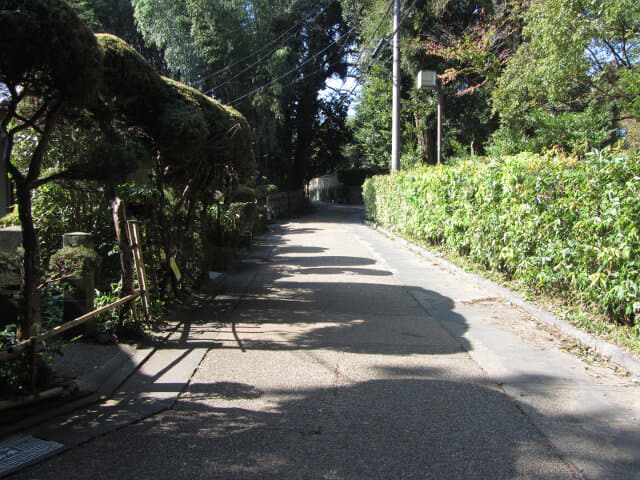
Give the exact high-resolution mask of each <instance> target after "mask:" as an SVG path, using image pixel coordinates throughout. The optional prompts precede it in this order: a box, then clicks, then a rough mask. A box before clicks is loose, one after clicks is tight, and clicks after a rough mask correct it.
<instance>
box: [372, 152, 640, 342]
mask: <svg viewBox="0 0 640 480" xmlns="http://www.w3.org/2000/svg"><path fill="white" fill-rule="evenodd" d="M639 165H640V156H638V155H633V156H624V155H618V154H614V153H606V154H593V155H589V156H588V158H587V159H586V160H584V161H580V162H577V161H575V160H574V159H571V158H564V157H558V156H555V157H553V156H550V157H543V156H538V155H532V154H522V155H519V156H515V157H503V158H497V159H487V160H486V161H478V160H475V161H470V160H466V161H460V162H459V163H458V164H456V165H454V166H451V167H438V168H419V169H416V170H412V171H408V172H406V173H402V174H396V175H390V176H385V177H381V176H378V177H374V178H373V179H370V180H368V181H367V182H366V183H365V185H364V190H363V191H364V199H365V206H366V214H367V217H368V218H370V219H372V220H375V221H376V222H378V223H379V224H381V225H384V226H386V227H388V228H390V229H392V230H394V231H396V232H397V233H399V234H401V235H405V236H407V237H409V238H413V239H416V240H418V241H421V242H425V243H428V244H431V245H440V246H443V247H445V248H447V249H450V250H452V251H454V252H456V253H458V254H460V255H464V256H468V257H469V259H471V260H472V261H473V262H475V263H477V264H479V265H481V266H483V267H485V268H487V269H489V270H494V271H498V272H501V273H502V274H504V275H505V276H506V277H507V278H510V279H514V280H517V281H521V282H525V283H526V284H527V285H529V286H531V287H533V288H537V289H538V290H539V291H542V292H547V293H554V294H561V295H562V296H564V297H565V298H567V299H568V300H569V301H578V302H584V303H588V304H592V305H595V306H596V307H597V308H599V309H600V311H601V312H602V313H604V314H606V315H608V316H609V317H610V318H611V319H612V320H613V321H615V322H618V323H623V324H627V325H631V326H634V328H636V329H638V328H639V327H640V289H639V288H638V285H639V281H640V233H639V232H640V205H639V204H638V202H637V198H638V194H639V193H640V183H639V181H638V179H639V178H640V170H639V167H638V166H639Z"/></svg>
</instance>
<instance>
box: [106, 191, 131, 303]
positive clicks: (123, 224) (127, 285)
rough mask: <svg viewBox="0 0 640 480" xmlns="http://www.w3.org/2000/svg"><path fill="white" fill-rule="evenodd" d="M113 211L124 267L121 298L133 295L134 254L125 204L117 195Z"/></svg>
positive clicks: (112, 200)
mask: <svg viewBox="0 0 640 480" xmlns="http://www.w3.org/2000/svg"><path fill="white" fill-rule="evenodd" d="M111 211H112V214H113V226H114V228H115V230H116V237H117V238H118V246H119V248H120V266H121V267H122V292H120V296H121V297H126V296H127V295H129V294H131V293H133V267H132V266H131V259H132V253H131V247H129V240H128V235H127V215H126V212H125V208H124V202H123V201H122V199H121V198H120V197H118V196H117V195H115V196H113V197H112V199H111Z"/></svg>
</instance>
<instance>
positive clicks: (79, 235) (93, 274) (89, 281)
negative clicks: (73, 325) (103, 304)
mask: <svg viewBox="0 0 640 480" xmlns="http://www.w3.org/2000/svg"><path fill="white" fill-rule="evenodd" d="M62 246H63V247H85V248H89V249H92V250H93V249H94V248H95V241H94V238H93V235H91V234H90V233H83V232H73V233H65V234H64V235H63V236H62ZM97 274H98V272H97V271H95V270H93V271H87V272H84V273H83V275H82V277H79V278H70V279H68V280H67V282H68V284H69V286H70V287H71V288H69V289H66V291H65V294H64V313H63V320H64V321H65V322H68V321H70V320H73V319H75V318H78V317H79V316H81V315H84V314H85V313H87V312H90V311H91V310H93V300H94V297H95V295H94V290H95V288H96V279H97ZM73 330H75V329H73ZM73 330H72V331H73ZM79 330H80V331H81V332H82V333H84V334H86V335H88V336H90V337H95V336H96V334H97V324H96V320H95V319H91V320H88V321H87V322H86V323H84V324H83V325H82V327H81V328H79Z"/></svg>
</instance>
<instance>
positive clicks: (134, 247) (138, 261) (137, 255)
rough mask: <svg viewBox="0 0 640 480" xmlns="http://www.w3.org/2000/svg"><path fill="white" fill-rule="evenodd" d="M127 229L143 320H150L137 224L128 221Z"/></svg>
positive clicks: (147, 292)
mask: <svg viewBox="0 0 640 480" xmlns="http://www.w3.org/2000/svg"><path fill="white" fill-rule="evenodd" d="M127 226H128V229H129V242H130V244H131V252H132V254H133V263H134V265H135V267H136V272H137V274H138V288H139V289H140V298H141V299H142V308H143V310H144V316H145V320H146V321H147V322H149V321H150V320H151V311H150V308H149V291H148V289H147V277H146V275H145V271H144V260H143V258H142V249H141V246H140V240H139V238H140V235H139V233H138V224H137V223H136V222H134V221H131V220H129V221H128V222H127Z"/></svg>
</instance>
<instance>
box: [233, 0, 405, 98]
mask: <svg viewBox="0 0 640 480" xmlns="http://www.w3.org/2000/svg"><path fill="white" fill-rule="evenodd" d="M415 1H416V0H414V4H415ZM392 6H393V3H391V4H390V5H389V7H388V8H387V10H386V11H385V13H384V14H383V16H382V18H381V19H380V21H379V22H378V25H376V28H375V29H374V31H373V34H372V37H371V39H370V40H369V42H367V44H369V43H371V41H372V40H373V39H374V38H375V34H376V33H377V32H378V30H379V29H380V27H381V26H382V24H383V23H384V20H385V18H386V17H387V16H388V15H389V12H390V11H391V7H392ZM354 31H355V28H352V29H351V30H349V34H348V35H347V39H348V38H349V37H350V36H351V33H352V32H354ZM332 44H335V42H332ZM329 46H331V45H329ZM326 48H328V47H326ZM326 48H325V50H326ZM363 53H364V49H363V50H361V51H360V53H359V55H358V58H357V60H356V64H358V63H359V62H360V59H361V58H362V54H363ZM315 56H317V54H316V55H315ZM315 56H314V57H315ZM312 58H313V57H312ZM309 60H311V59H309ZM305 63H306V62H305ZM302 65H304V63H303V64H301V65H299V66H297V67H295V68H294V69H292V70H289V71H288V72H287V73H285V74H284V75H281V76H280V77H278V78H276V79H275V80H271V81H270V82H268V83H266V84H264V85H262V86H260V87H258V88H255V89H254V90H252V91H250V92H249V93H247V94H245V95H242V96H240V97H238V98H236V99H235V100H232V101H231V102H229V105H235V104H237V103H239V102H240V100H243V99H244V98H246V97H249V96H250V95H253V94H254V93H257V92H259V91H260V90H262V89H263V88H266V87H269V86H271V85H273V84H274V83H276V82H277V81H279V80H281V79H282V78H284V77H286V76H287V75H289V74H291V73H293V72H294V71H296V70H298V69H299V68H300V67H301V66H302ZM298 81H301V79H297V80H295V81H294V82H291V83H290V85H291V84H293V83H297V82H298ZM343 85H344V81H343ZM354 91H355V87H354V89H352V90H351V92H350V93H349V95H352V94H353V92H354ZM343 103H344V100H343Z"/></svg>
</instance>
